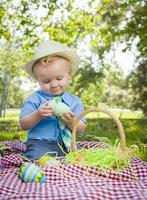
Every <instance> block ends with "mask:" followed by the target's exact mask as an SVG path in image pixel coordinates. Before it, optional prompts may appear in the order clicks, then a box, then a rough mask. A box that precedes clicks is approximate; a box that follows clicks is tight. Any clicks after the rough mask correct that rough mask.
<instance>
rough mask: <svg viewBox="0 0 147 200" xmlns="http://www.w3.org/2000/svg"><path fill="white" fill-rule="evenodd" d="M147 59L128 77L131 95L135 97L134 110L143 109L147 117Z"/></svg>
mask: <svg viewBox="0 0 147 200" xmlns="http://www.w3.org/2000/svg"><path fill="white" fill-rule="evenodd" d="M146 61H147V60H146V59H145V60H143V61H142V62H141V63H139V65H138V67H137V68H136V70H134V72H132V73H131V74H130V75H129V76H128V85H129V87H130V93H131V94H132V96H133V106H134V109H138V108H139V109H141V110H143V112H144V115H145V116H147V70H146Z"/></svg>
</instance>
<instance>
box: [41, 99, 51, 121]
mask: <svg viewBox="0 0 147 200" xmlns="http://www.w3.org/2000/svg"><path fill="white" fill-rule="evenodd" d="M37 111H38V114H39V115H40V117H41V118H44V117H50V116H51V115H53V110H52V109H51V108H49V106H48V102H46V103H44V104H42V105H41V106H40V107H39V108H38V110H37Z"/></svg>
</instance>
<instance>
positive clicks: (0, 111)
mask: <svg viewBox="0 0 147 200" xmlns="http://www.w3.org/2000/svg"><path fill="white" fill-rule="evenodd" d="M8 89H9V75H8V73H7V71H6V70H4V77H3V91H2V97H1V102H0V117H5V110H6V105H7V97H8Z"/></svg>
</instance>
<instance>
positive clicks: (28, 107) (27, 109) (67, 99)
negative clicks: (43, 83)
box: [20, 90, 86, 141]
mask: <svg viewBox="0 0 147 200" xmlns="http://www.w3.org/2000/svg"><path fill="white" fill-rule="evenodd" d="M53 98H54V96H52V95H50V94H47V93H45V92H44V91H42V90H38V91H36V92H35V93H33V94H32V95H31V96H29V97H28V98H27V99H26V100H25V102H24V106H23V108H22V109H21V112H20V117H24V116H26V115H28V114H30V113H32V112H33V111H35V110H37V109H38V108H39V107H40V105H42V104H43V103H45V102H46V101H49V100H52V99H53ZM61 98H62V101H63V102H64V103H65V104H67V105H68V106H69V107H70V110H71V112H73V113H74V115H75V117H76V116H78V115H79V114H80V113H81V112H83V111H84V108H83V105H82V103H81V101H80V99H79V97H77V96H75V95H73V94H71V93H69V92H64V93H63V94H62V95H61ZM58 121H59V120H58V117H57V116H55V115H52V116H50V117H46V118H44V119H42V120H41V121H40V122H39V123H38V124H37V125H36V126H35V127H34V128H32V129H29V130H28V140H29V139H39V140H48V141H60V140H62V139H61V130H60V127H59V123H58ZM82 121H83V122H84V123H85V122H86V119H85V118H84V117H83V118H82Z"/></svg>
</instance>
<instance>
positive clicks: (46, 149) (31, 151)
mask: <svg viewBox="0 0 147 200" xmlns="http://www.w3.org/2000/svg"><path fill="white" fill-rule="evenodd" d="M26 145H27V148H26V151H25V152H24V156H26V157H27V158H29V159H31V160H38V159H39V158H40V157H41V156H43V155H44V154H45V153H48V155H50V156H58V157H61V156H64V155H65V153H67V150H66V147H65V146H64V144H63V142H61V141H60V142H51V141H46V140H37V139H32V140H28V141H27V142H26Z"/></svg>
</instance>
